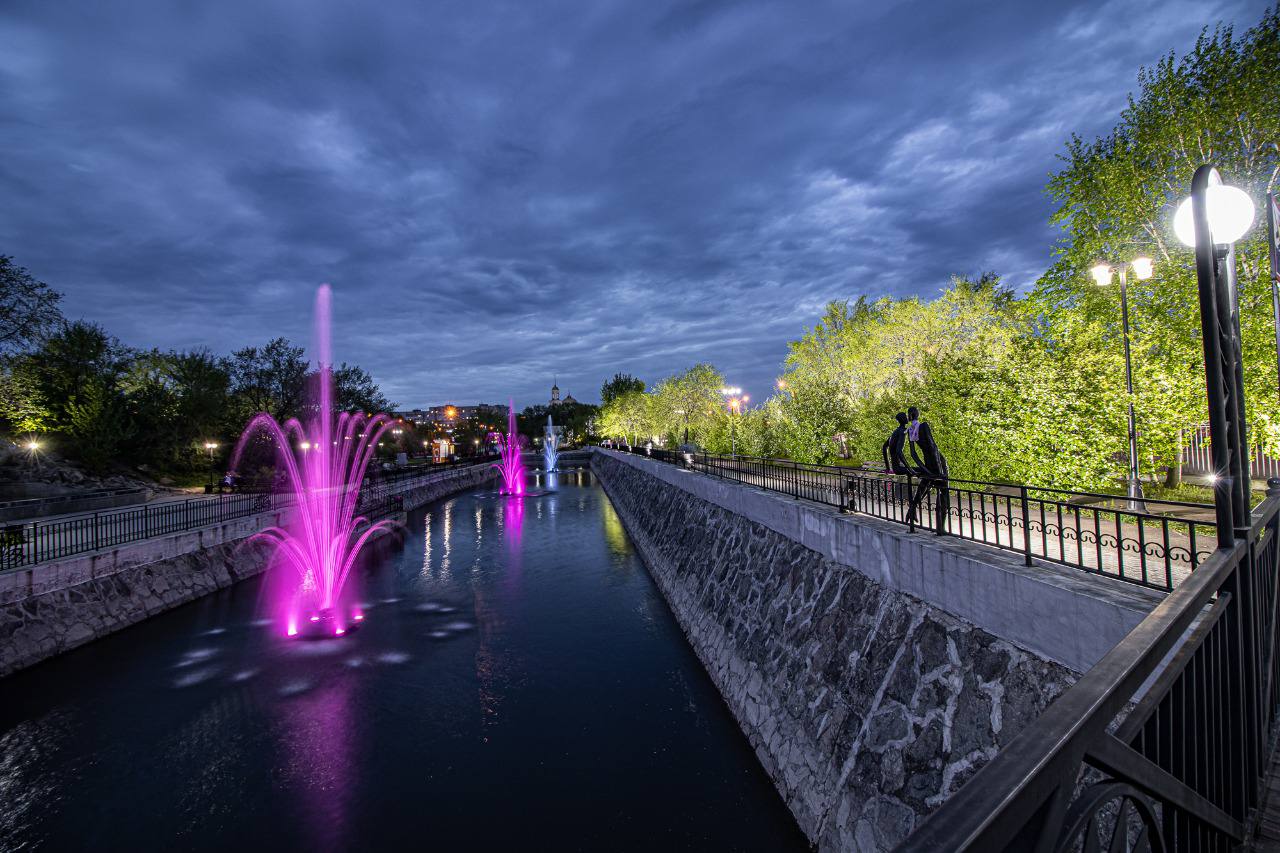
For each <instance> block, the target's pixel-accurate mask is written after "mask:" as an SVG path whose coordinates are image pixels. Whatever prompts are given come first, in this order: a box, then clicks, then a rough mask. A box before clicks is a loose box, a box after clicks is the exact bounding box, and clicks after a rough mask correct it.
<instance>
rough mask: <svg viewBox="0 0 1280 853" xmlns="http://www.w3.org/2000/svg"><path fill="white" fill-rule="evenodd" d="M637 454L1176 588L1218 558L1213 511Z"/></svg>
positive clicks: (676, 454) (820, 468) (745, 460)
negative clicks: (1213, 556) (1209, 559)
mask: <svg viewBox="0 0 1280 853" xmlns="http://www.w3.org/2000/svg"><path fill="white" fill-rule="evenodd" d="M631 452H634V453H638V454H640V455H647V456H650V457H651V458H653V459H657V460H659V461H662V462H667V463H670V464H673V465H679V466H681V467H683V468H687V469H690V470H695V471H701V472H703V473H706V474H711V475H714V476H716V477H722V478H725V479H731V480H736V481H738V482H741V483H745V484H748V485H752V486H755V487H757V488H762V489H767V490H769V491H774V492H780V493H782V494H785V495H789V496H791V497H795V498H801V499H805V500H810V501H816V502H819V503H825V504H828V505H830V506H834V507H838V508H840V509H841V510H842V511H845V512H856V513H861V514H863V515H870V516H874V517H876V518H882V519H885V520H887V521H893V522H896V523H899V524H905V525H907V526H908V527H909V528H911V529H913V530H914V529H915V528H917V527H919V528H921V529H925V530H933V531H935V532H938V533H942V534H946V535H950V536H956V537H958V538H961V539H968V540H971V541H974V542H981V543H983V544H984V545H990V546H992V547H995V548H1000V549H1003V550H1006V551H1014V552H1017V553H1020V554H1022V555H1023V558H1024V560H1025V561H1026V563H1027V564H1028V565H1031V563H1032V561H1033V560H1034V559H1040V560H1047V561H1050V562H1054V563H1061V564H1063V565H1066V566H1071V567H1073V568H1077V569H1083V570H1085V571H1088V572H1094V573H1097V574H1103V575H1108V576H1110V577H1115V578H1118V579H1120V580H1124V581H1128V582H1130V583H1135V584H1140V585H1142V586H1147V587H1151V588H1153V589H1159V590H1165V591H1168V590H1170V589H1173V587H1174V586H1175V585H1176V584H1177V583H1178V582H1179V581H1180V580H1182V579H1183V578H1185V577H1186V576H1187V575H1188V574H1190V573H1191V572H1192V571H1193V570H1194V569H1195V568H1196V567H1197V566H1199V565H1200V564H1201V563H1202V562H1203V561H1204V560H1205V559H1206V558H1207V557H1208V556H1209V554H1210V553H1211V552H1212V550H1213V547H1214V544H1215V543H1214V533H1215V530H1216V524H1215V521H1214V515H1213V507H1212V506H1210V505H1208V504H1196V503H1187V502H1184V501H1163V500H1162V501H1156V500H1146V501H1144V502H1143V503H1142V505H1141V506H1140V507H1133V506H1132V505H1131V504H1130V502H1129V500H1128V499H1127V498H1124V497H1119V496H1116V495H1105V494H1099V493H1092V492H1073V491H1066V490H1062V489H1050V488H1042V487H1038V486H1027V485H1022V484H1014V483H993V482H981V481H975V480H956V479H945V480H940V479H930V478H921V477H919V476H916V475H913V474H907V475H903V476H898V475H893V474H886V473H883V472H878V471H871V470H867V469H860V468H847V467H842V466H837V465H808V464H804V463H799V462H792V461H790V460H787V459H770V458H762V457H754V456H724V455H719V454H711V453H702V452H685V451H680V450H661V449H653V450H648V451H646V450H645V449H643V448H633V449H632V450H631Z"/></svg>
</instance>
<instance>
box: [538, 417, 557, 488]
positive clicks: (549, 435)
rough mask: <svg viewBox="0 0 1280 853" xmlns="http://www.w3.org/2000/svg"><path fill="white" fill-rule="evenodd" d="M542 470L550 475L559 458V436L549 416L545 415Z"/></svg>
mask: <svg viewBox="0 0 1280 853" xmlns="http://www.w3.org/2000/svg"><path fill="white" fill-rule="evenodd" d="M543 436H544V438H543V441H542V470H544V471H546V472H547V473H548V474H550V473H551V472H552V471H555V470H556V462H557V460H558V459H559V458H560V452H559V451H560V435H559V434H558V433H557V432H556V428H555V424H553V423H551V415H547V425H546V426H545V427H543Z"/></svg>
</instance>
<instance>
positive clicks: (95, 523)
mask: <svg viewBox="0 0 1280 853" xmlns="http://www.w3.org/2000/svg"><path fill="white" fill-rule="evenodd" d="M98 525H99V519H98V514H97V513H96V512H95V513H94V514H93V550H95V551H96V550H98V549H99V548H100V547H102V546H100V545H99V544H98Z"/></svg>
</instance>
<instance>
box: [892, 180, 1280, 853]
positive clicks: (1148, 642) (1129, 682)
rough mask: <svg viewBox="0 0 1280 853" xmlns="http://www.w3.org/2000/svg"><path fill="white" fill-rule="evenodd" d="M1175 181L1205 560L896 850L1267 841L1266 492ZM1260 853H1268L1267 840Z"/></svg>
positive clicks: (1233, 291)
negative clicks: (1209, 479)
mask: <svg viewBox="0 0 1280 853" xmlns="http://www.w3.org/2000/svg"><path fill="white" fill-rule="evenodd" d="M1220 182H1221V176H1220V175H1219V174H1218V171H1217V169H1215V168H1214V167H1213V166H1211V165H1207V164H1206V165H1202V166H1200V167H1199V168H1198V169H1197V170H1196V172H1195V175H1194V176H1193V178H1192V181H1191V212H1192V220H1193V226H1194V230H1195V236H1196V239H1195V258H1196V285H1197V290H1198V296H1199V303H1200V331H1201V335H1200V341H1201V344H1202V346H1203V348H1204V369H1205V395H1206V402H1207V403H1208V407H1207V408H1208V414H1209V419H1208V420H1209V433H1210V437H1211V440H1210V451H1211V454H1212V462H1211V464H1212V468H1211V471H1212V474H1213V490H1214V513H1215V519H1216V521H1217V524H1216V525H1215V528H1216V529H1215V531H1214V532H1215V534H1216V535H1215V539H1214V541H1215V546H1216V547H1215V550H1214V552H1213V553H1212V554H1211V555H1210V556H1209V557H1208V559H1206V560H1204V561H1203V562H1202V563H1201V565H1200V567H1199V568H1198V569H1197V570H1196V571H1195V572H1192V573H1191V574H1190V575H1189V577H1187V578H1186V579H1185V580H1183V581H1182V583H1180V584H1178V586H1177V587H1176V588H1175V589H1174V590H1173V591H1172V592H1171V593H1170V594H1169V595H1168V596H1166V597H1165V599H1164V600H1163V601H1162V602H1161V603H1160V604H1159V605H1157V606H1156V608H1155V609H1154V610H1152V611H1151V613H1150V614H1149V615H1148V616H1147V617H1146V618H1145V619H1143V620H1142V621H1141V622H1140V623H1138V625H1137V627H1135V628H1134V629H1133V630H1132V631H1130V632H1129V634H1128V635H1127V636H1125V638H1124V639H1123V640H1121V641H1120V642H1119V643H1118V644H1117V645H1116V646H1115V648H1113V649H1112V650H1111V651H1110V652H1108V653H1107V654H1106V655H1105V656H1104V657H1103V658H1102V660H1100V661H1098V663H1096V664H1095V665H1094V666H1093V667H1092V668H1090V669H1089V671H1088V672H1086V673H1085V674H1084V675H1083V676H1082V677H1081V679H1080V680H1079V681H1077V682H1076V683H1075V684H1074V685H1072V686H1071V687H1070V688H1068V689H1067V690H1066V691H1065V692H1064V693H1063V694H1062V695H1061V696H1059V697H1058V698H1057V699H1056V700H1054V702H1053V703H1052V704H1051V705H1049V707H1048V708H1047V709H1046V710H1045V712H1044V713H1043V714H1041V715H1040V717H1039V718H1038V719H1036V720H1035V721H1034V722H1032V723H1030V724H1029V725H1027V726H1026V727H1025V728H1024V729H1023V730H1022V731H1021V732H1019V733H1018V734H1017V736H1016V737H1014V738H1013V739H1012V740H1011V741H1010V742H1009V744H1008V745H1007V746H1005V747H1004V749H1002V750H1001V751H1000V752H999V753H998V754H997V755H996V756H995V757H994V758H993V759H992V760H991V761H990V762H989V763H987V764H986V765H985V766H984V767H982V768H981V769H980V770H978V771H977V772H976V773H975V774H974V775H973V776H972V777H970V779H969V780H968V781H967V782H966V783H964V786H963V787H961V788H960V790H959V791H958V792H956V793H955V794H954V795H952V797H951V798H950V799H949V800H947V801H946V802H945V803H944V804H943V805H942V806H941V807H940V808H939V809H938V811H936V812H934V813H933V814H932V815H931V816H930V817H929V818H928V819H926V820H925V822H924V823H923V824H922V825H921V826H920V827H918V828H917V829H916V830H915V832H913V833H912V834H911V835H910V836H909V837H908V838H907V839H906V840H905V841H904V842H903V843H902V844H901V845H900V847H899V848H898V849H899V850H900V851H905V852H906V853H915V851H920V853H923V851H934V850H960V851H979V850H981V851H988V850H995V851H1022V850H1033V851H1038V853H1049V851H1076V850H1082V851H1085V853H1089V851H1095V850H1098V851H1100V850H1104V849H1105V850H1109V851H1166V850H1169V851H1179V853H1201V851H1222V853H1226V851H1234V850H1239V849H1242V847H1243V845H1244V844H1245V843H1246V842H1247V841H1248V840H1249V834H1250V831H1251V827H1259V828H1260V830H1261V833H1269V832H1271V831H1272V829H1271V827H1272V826H1273V824H1274V816H1273V814H1272V812H1273V810H1275V809H1278V808H1280V803H1274V802H1268V801H1267V800H1266V799H1265V798H1264V796H1263V794H1264V792H1265V791H1267V790H1270V789H1271V788H1272V787H1273V786H1274V783H1275V780H1274V779H1268V778H1266V776H1267V774H1268V773H1270V772H1271V768H1269V767H1268V762H1269V757H1270V756H1271V754H1272V753H1273V752H1274V744H1275V740H1276V737H1275V736H1276V733H1277V732H1276V716H1277V714H1276V711H1277V707H1278V706H1280V630H1277V629H1278V628H1280V614H1278V613H1277V610H1278V608H1280V588H1278V583H1280V545H1278V544H1277V537H1278V536H1280V479H1272V480H1269V481H1268V489H1267V496H1266V499H1265V500H1264V501H1263V502H1262V504H1261V506H1259V507H1257V508H1252V509H1251V507H1250V497H1251V495H1250V481H1251V476H1250V474H1251V472H1250V466H1249V456H1250V453H1249V444H1248V435H1249V430H1248V426H1247V423H1248V422H1247V419H1246V417H1245V408H1246V407H1245V394H1244V388H1245V385H1244V360H1243V357H1242V355H1241V343H1240V305H1239V293H1240V290H1239V287H1238V286H1237V282H1236V261H1235V249H1234V247H1233V246H1232V244H1230V243H1226V244H1224V243H1220V242H1219V241H1218V240H1217V239H1216V238H1215V235H1214V232H1213V230H1212V228H1211V227H1210V222H1209V190H1210V189H1212V188H1213V187H1214V186H1215V185H1217V184H1218V183H1220ZM1266 846H1270V845H1266Z"/></svg>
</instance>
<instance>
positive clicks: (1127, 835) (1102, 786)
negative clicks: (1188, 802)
mask: <svg viewBox="0 0 1280 853" xmlns="http://www.w3.org/2000/svg"><path fill="white" fill-rule="evenodd" d="M1166 808H1167V806H1166ZM1166 849H1167V848H1166V847H1165V843H1164V835H1163V833H1162V832H1161V828H1160V818H1159V816H1158V815H1157V814H1156V810H1155V805H1154V804H1153V803H1152V802H1151V800H1150V799H1148V798H1147V797H1146V796H1145V795H1144V794H1143V793H1142V792H1141V791H1139V790H1138V789H1137V788H1135V787H1133V786H1132V785H1130V784H1128V783H1127V782H1118V781H1115V780H1109V781H1106V782H1099V783H1097V784H1094V785H1090V786H1089V787H1087V788H1085V789H1084V791H1082V792H1081V794H1080V796H1079V797H1077V798H1076V800H1075V802H1073V803H1072V804H1071V807H1070V808H1069V809H1068V810H1067V815H1066V819H1065V820H1064V821H1063V829H1062V835H1060V836H1059V837H1058V845H1057V847H1056V848H1055V850H1056V851H1057V853H1068V851H1076V850H1082V851H1084V853H1094V851H1102V850H1106V851H1107V853H1164V851H1165V850H1166Z"/></svg>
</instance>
